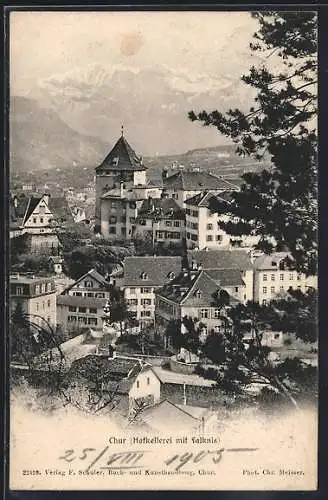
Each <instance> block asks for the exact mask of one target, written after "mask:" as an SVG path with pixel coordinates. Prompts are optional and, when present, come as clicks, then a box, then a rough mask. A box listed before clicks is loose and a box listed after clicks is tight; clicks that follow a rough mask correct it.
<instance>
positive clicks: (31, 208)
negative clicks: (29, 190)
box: [24, 196, 42, 222]
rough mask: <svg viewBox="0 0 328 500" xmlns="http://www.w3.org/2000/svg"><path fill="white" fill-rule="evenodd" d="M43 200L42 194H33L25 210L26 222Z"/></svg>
mask: <svg viewBox="0 0 328 500" xmlns="http://www.w3.org/2000/svg"><path fill="white" fill-rule="evenodd" d="M41 200H42V196H31V198H30V199H29V202H28V205H27V209H26V212H25V217H24V222H26V221H28V219H29V218H30V217H31V215H32V213H33V212H34V210H35V209H36V207H37V206H38V204H39V203H40V201H41Z"/></svg>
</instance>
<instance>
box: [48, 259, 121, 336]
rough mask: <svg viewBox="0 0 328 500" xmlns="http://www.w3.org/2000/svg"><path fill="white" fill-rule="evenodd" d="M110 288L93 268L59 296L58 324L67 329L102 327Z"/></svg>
mask: <svg viewBox="0 0 328 500" xmlns="http://www.w3.org/2000/svg"><path fill="white" fill-rule="evenodd" d="M110 289H111V286H110V284H109V282H108V281H106V280H105V278H104V277H103V276H102V275H101V274H99V273H98V272H97V271H96V270H95V269H91V270H90V271H89V272H88V273H87V274H85V275H84V276H82V277H81V278H79V279H78V280H77V281H75V282H74V283H73V284H72V285H70V286H69V287H68V288H66V289H65V290H63V291H62V292H61V294H60V295H58V296H57V315H58V324H60V325H61V327H62V328H63V330H65V331H72V330H74V329H77V328H81V327H91V328H93V329H102V328H103V320H104V317H105V315H104V306H105V305H106V302H107V301H108V300H109V298H110Z"/></svg>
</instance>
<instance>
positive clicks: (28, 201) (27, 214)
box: [10, 194, 74, 252]
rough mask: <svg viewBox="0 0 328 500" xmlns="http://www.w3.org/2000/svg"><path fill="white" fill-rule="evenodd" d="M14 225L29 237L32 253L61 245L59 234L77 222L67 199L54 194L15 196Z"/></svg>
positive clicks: (11, 205)
mask: <svg viewBox="0 0 328 500" xmlns="http://www.w3.org/2000/svg"><path fill="white" fill-rule="evenodd" d="M10 219H11V224H14V223H15V224H16V225H17V224H18V225H19V227H20V228H21V234H27V235H29V237H30V238H29V245H30V250H31V252H47V251H48V252H51V251H52V250H53V249H58V248H59V246H60V242H59V238H58V234H57V233H58V231H59V230H61V229H62V228H63V227H65V225H67V224H71V223H73V222H74V219H73V216H72V213H71V210H70V208H69V206H68V203H67V200H66V198H64V197H52V196H51V195H50V194H44V195H42V196H39V195H32V196H30V197H25V196H20V197H18V196H14V197H13V198H12V200H11V204H10Z"/></svg>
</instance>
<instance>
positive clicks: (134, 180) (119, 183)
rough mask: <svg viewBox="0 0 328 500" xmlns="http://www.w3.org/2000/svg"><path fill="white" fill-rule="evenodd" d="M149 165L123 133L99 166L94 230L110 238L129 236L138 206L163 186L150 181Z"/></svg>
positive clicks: (155, 194)
mask: <svg viewBox="0 0 328 500" xmlns="http://www.w3.org/2000/svg"><path fill="white" fill-rule="evenodd" d="M146 169H147V167H146V166H145V165H144V162H143V159H142V157H141V156H139V155H137V154H136V152H135V151H134V150H133V149H132V147H131V146H130V144H129V143H128V141H127V140H126V138H125V137H124V135H123V130H122V135H121V137H120V138H119V139H118V141H117V142H116V144H115V145H114V147H113V148H112V150H111V151H110V152H109V154H108V155H107V156H106V158H105V159H104V160H103V162H102V163H101V164H100V165H99V166H98V167H97V168H96V212H95V219H96V220H95V229H96V231H98V232H101V234H102V235H103V236H104V237H105V238H108V239H130V238H132V236H133V232H134V230H135V223H134V222H135V217H136V216H137V208H138V207H139V206H140V204H141V203H142V201H143V200H145V199H147V198H148V196H153V197H159V196H160V193H161V189H159V188H158V187H157V186H154V185H153V184H150V183H148V182H147V177H146Z"/></svg>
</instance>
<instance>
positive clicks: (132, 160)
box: [96, 125, 146, 173]
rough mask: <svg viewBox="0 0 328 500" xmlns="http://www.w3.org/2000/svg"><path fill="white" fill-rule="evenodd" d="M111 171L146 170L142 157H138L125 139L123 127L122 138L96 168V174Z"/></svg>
mask: <svg viewBox="0 0 328 500" xmlns="http://www.w3.org/2000/svg"><path fill="white" fill-rule="evenodd" d="M109 170H111V171H112V170H114V171H119V170H125V171H126V170H130V171H131V170H133V171H138V170H146V167H145V166H144V164H143V161H142V157H141V156H138V155H137V154H136V152H135V151H134V150H133V149H132V148H131V146H130V144H129V143H128V141H127V140H126V139H125V137H124V128H123V125H122V130H121V137H120V138H119V139H118V141H117V142H116V144H115V146H114V147H113V149H112V150H111V151H110V153H109V154H108V155H107V156H106V158H105V159H104V161H103V162H102V163H101V164H100V165H99V166H98V167H97V168H96V172H97V173H100V172H106V171H109Z"/></svg>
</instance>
